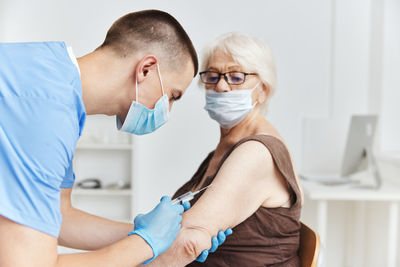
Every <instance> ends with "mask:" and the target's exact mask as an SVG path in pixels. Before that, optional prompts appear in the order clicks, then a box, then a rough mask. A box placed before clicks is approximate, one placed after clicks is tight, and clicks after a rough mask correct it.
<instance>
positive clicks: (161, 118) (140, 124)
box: [117, 64, 169, 135]
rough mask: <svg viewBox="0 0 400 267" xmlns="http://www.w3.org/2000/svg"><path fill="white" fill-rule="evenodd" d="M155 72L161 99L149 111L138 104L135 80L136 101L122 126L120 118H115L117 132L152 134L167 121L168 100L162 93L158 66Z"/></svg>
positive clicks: (162, 88)
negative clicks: (158, 80) (159, 86)
mask: <svg viewBox="0 0 400 267" xmlns="http://www.w3.org/2000/svg"><path fill="white" fill-rule="evenodd" d="M157 71H158V77H159V78H160V84H161V91H162V94H163V95H162V97H161V98H160V99H159V100H158V101H157V103H156V105H155V107H154V109H149V108H147V107H145V106H143V105H142V104H140V103H139V98H138V84H137V78H136V100H135V101H132V104H131V106H130V108H129V111H128V114H127V115H126V118H125V121H124V123H123V124H122V123H121V120H120V118H119V117H118V116H117V128H118V130H120V131H124V132H128V133H132V134H136V135H143V134H148V133H152V132H154V131H155V130H157V129H158V128H160V127H161V126H162V125H164V124H165V123H166V122H167V121H168V118H169V100H168V95H166V94H165V93H164V86H163V83H162V79H161V73H160V68H159V66H158V64H157Z"/></svg>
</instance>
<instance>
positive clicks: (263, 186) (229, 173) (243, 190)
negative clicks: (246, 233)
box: [182, 141, 275, 236]
mask: <svg viewBox="0 0 400 267" xmlns="http://www.w3.org/2000/svg"><path fill="white" fill-rule="evenodd" d="M274 175H275V171H274V163H273V160H272V157H271V154H270V152H269V150H268V149H267V148H266V147H265V146H264V145H263V144H261V143H260V142H258V141H248V142H245V143H243V144H241V145H240V146H238V147H237V148H236V149H235V150H234V151H233V152H232V153H231V154H230V155H229V157H228V158H227V159H226V161H225V162H224V164H223V165H222V167H221V169H220V170H219V172H218V174H217V176H216V177H215V179H214V181H213V182H212V186H211V187H210V188H208V189H207V190H206V192H205V193H204V194H203V195H202V196H201V197H200V199H199V200H198V201H197V202H196V204H195V205H194V206H193V207H192V208H191V209H190V210H188V211H187V212H185V214H184V217H183V222H182V226H183V227H186V228H197V229H202V230H206V231H207V232H208V233H209V234H210V236H215V235H216V234H217V233H218V231H219V230H221V229H226V228H228V227H234V226H236V225H238V224H240V223H241V222H243V221H244V220H245V219H247V218H248V217H249V216H250V215H251V214H253V213H254V212H255V211H256V210H257V209H258V208H259V207H260V206H261V205H262V203H263V202H264V201H265V200H266V199H267V198H268V196H269V195H270V192H271V191H272V190H273V188H274V184H275V183H274Z"/></svg>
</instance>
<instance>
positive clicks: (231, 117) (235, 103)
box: [204, 82, 260, 129]
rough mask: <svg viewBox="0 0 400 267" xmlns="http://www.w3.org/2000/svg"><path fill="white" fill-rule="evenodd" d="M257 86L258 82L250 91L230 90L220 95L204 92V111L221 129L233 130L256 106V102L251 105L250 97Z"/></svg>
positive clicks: (209, 91)
mask: <svg viewBox="0 0 400 267" xmlns="http://www.w3.org/2000/svg"><path fill="white" fill-rule="evenodd" d="M259 85H260V82H259V83H257V85H256V86H254V87H253V88H252V89H240V90H232V91H229V92H222V93H220V92H216V91H214V90H206V106H205V107H204V109H205V110H207V112H208V115H210V117H211V118H212V119H214V120H216V121H217V122H218V123H219V125H221V127H222V128H225V129H230V128H233V127H235V126H236V125H238V124H239V123H240V122H241V121H242V120H243V119H244V118H245V117H246V115H247V114H249V113H250V111H252V110H253V108H254V107H255V106H256V104H257V102H255V103H254V104H253V103H252V102H253V101H252V97H251V96H252V93H253V91H254V89H256V88H257V87H258V86H259Z"/></svg>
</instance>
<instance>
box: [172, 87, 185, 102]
mask: <svg viewBox="0 0 400 267" xmlns="http://www.w3.org/2000/svg"><path fill="white" fill-rule="evenodd" d="M182 95H183V92H182V91H181V90H176V89H172V97H173V98H174V100H175V101H177V100H179V99H180V98H181V97H182Z"/></svg>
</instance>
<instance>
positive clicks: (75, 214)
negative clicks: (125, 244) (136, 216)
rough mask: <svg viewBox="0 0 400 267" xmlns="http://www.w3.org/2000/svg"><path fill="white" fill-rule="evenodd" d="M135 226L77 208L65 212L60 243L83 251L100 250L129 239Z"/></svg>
mask: <svg viewBox="0 0 400 267" xmlns="http://www.w3.org/2000/svg"><path fill="white" fill-rule="evenodd" d="M132 230H133V224H129V223H120V222H115V221H111V220H108V219H104V218H101V217H97V216H94V215H91V214H88V213H86V212H83V211H81V210H78V209H75V208H72V207H71V208H69V209H68V210H64V212H63V222H62V226H61V231H60V235H59V238H58V243H59V245H61V246H66V247H70V248H76V249H82V250H98V249H101V248H104V247H106V246H108V245H111V244H113V243H115V242H117V241H119V240H121V239H124V238H125V237H127V235H128V233H129V232H131V231H132Z"/></svg>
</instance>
